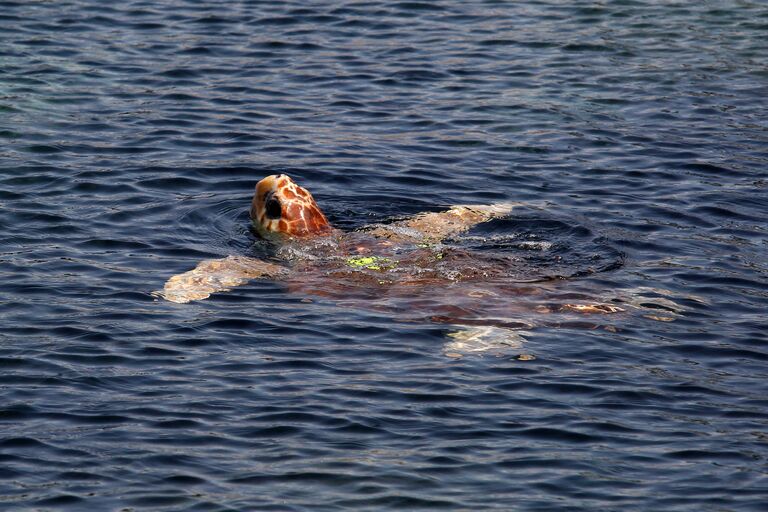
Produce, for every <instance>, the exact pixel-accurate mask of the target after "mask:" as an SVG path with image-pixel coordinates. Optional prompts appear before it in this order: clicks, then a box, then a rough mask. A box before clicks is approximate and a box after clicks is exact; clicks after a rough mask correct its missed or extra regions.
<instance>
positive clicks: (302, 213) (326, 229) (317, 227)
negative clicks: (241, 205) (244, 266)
mask: <svg viewBox="0 0 768 512" xmlns="http://www.w3.org/2000/svg"><path fill="white" fill-rule="evenodd" d="M251 220H252V221H253V225H254V226H255V227H256V230H257V231H258V232H259V234H260V235H262V236H268V235H270V234H282V235H288V236H293V237H308V236H317V235H322V234H327V233H330V232H331V231H332V228H331V225H330V224H329V223H328V219H326V218H325V215H323V212H321V211H320V208H319V207H318V206H317V203H316V202H315V199H314V198H313V197H312V194H310V193H309V191H307V189H305V188H304V187H300V186H299V185H297V184H296V182H295V181H293V180H292V179H291V178H290V176H287V175H285V174H273V175H272V176H267V177H266V178H264V179H263V180H261V181H260V182H259V183H257V184H256V193H255V194H254V196H253V202H252V203H251Z"/></svg>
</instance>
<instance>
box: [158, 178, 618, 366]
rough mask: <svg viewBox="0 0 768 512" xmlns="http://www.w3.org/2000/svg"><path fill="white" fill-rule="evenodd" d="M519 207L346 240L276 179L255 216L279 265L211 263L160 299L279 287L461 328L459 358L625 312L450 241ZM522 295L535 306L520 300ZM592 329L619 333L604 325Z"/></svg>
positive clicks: (440, 216)
mask: <svg viewBox="0 0 768 512" xmlns="http://www.w3.org/2000/svg"><path fill="white" fill-rule="evenodd" d="M518 204H519V203H497V204H491V205H457V206H453V207H450V208H449V209H447V210H446V211H442V212H428V213H421V214H418V215H415V216H413V217H409V218H405V219H400V220H395V221H393V222H389V223H387V224H374V225H370V226H366V227H364V228H361V229H358V230H355V231H351V232H342V231H340V230H338V229H335V228H333V227H332V226H331V225H330V223H329V222H328V219H327V218H326V216H325V215H324V214H323V212H322V211H321V210H320V208H319V207H318V205H317V203H316V202H315V200H314V198H313V197H312V195H311V194H310V193H309V192H308V191H307V190H306V189H305V188H303V187H301V186H299V185H298V184H297V183H296V182H295V181H294V180H293V179H291V178H290V177H289V176H287V175H285V174H277V175H272V176H267V177H266V178H264V179H262V180H261V181H259V182H258V184H257V185H256V191H255V194H254V197H253V201H252V204H251V208H250V216H251V220H252V222H253V225H254V227H255V229H256V231H257V232H258V233H259V235H260V236H261V237H263V238H265V239H267V240H269V241H271V242H274V245H275V248H276V250H275V254H274V257H273V258H270V259H271V261H267V260H263V259H256V258H250V257H245V256H229V257H226V258H222V259H212V260H205V261H202V262H200V263H199V264H198V265H197V267H196V268H195V269H193V270H191V271H189V272H185V273H183V274H179V275H176V276H173V277H171V278H170V279H169V280H168V281H167V282H166V284H165V287H164V289H163V290H162V292H160V294H161V295H162V296H163V297H164V298H165V299H167V300H169V301H172V302H177V303H187V302H191V301H196V300H201V299H205V298H207V297H209V296H210V295H211V294H212V293H215V292H219V291H224V290H228V289H230V288H232V287H235V286H239V285H243V284H245V283H247V282H248V281H250V280H252V279H257V278H266V279H273V280H278V281H281V282H284V283H285V284H286V285H287V287H288V288H289V289H290V290H293V291H299V292H301V293H302V294H304V296H310V295H312V296H322V297H328V298H330V299H333V300H335V301H337V302H340V303H342V304H351V305H355V306H358V305H361V304H365V305H366V306H367V307H373V308H375V309H379V310H387V311H393V312H395V313H397V316H398V319H399V320H401V321H420V320H425V319H426V320H429V321H432V322H438V323H445V324H450V325H452V326H455V328H456V329H458V332H453V333H451V334H450V336H451V342H450V343H449V344H447V345H446V352H447V353H449V354H455V353H457V352H467V351H484V350H486V349H488V348H494V347H499V346H505V345H506V346H514V347H519V344H520V341H521V338H520V335H519V334H520V332H522V331H525V330H527V329H530V328H531V327H532V321H531V320H530V318H532V317H533V316H535V315H539V316H540V314H541V313H557V314H558V318H557V322H556V325H558V326H562V325H564V324H565V325H567V324H568V322H571V323H574V320H573V319H574V317H580V316H582V315H585V314H586V315H590V314H609V313H620V312H622V311H624V309H623V308H622V307H620V306H618V305H617V303H619V302H620V301H613V302H611V303H608V302H604V303H595V302H594V299H590V298H589V296H587V295H580V294H578V293H574V292H573V291H570V292H568V293H567V294H563V293H560V295H558V291H557V287H556V286H554V284H548V283H546V282H538V283H527V284H526V283H524V282H521V280H520V279H510V274H511V273H512V272H511V271H512V270H515V269H516V266H517V267H519V262H516V261H515V260H514V258H511V257H509V256H504V255H500V254H495V253H492V252H491V253H488V254H486V253H482V252H477V251H469V250H466V249H463V248H461V247H460V246H457V245H455V244H450V243H449V241H450V240H451V239H455V238H456V237H457V236H458V235H461V234H462V233H465V232H466V231H468V230H469V229H470V228H472V227H473V226H475V225H476V224H478V223H482V222H487V221H490V220H492V219H495V218H499V217H504V216H508V215H509V214H510V213H511V212H512V210H513V208H514V207H515V206H516V205H518ZM521 296H524V297H525V299H524V300H519V299H518V300H516V299H515V297H521ZM622 305H624V304H622ZM549 318H552V315H550V316H549ZM551 322H552V321H550V322H548V323H551ZM540 323H541V322H537V324H540ZM578 323H579V325H583V324H585V322H584V320H583V319H581V320H580V321H579V322H578ZM587 327H589V328H596V327H606V328H608V329H610V326H602V325H601V324H600V323H594V322H587Z"/></svg>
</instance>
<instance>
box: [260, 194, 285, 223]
mask: <svg viewBox="0 0 768 512" xmlns="http://www.w3.org/2000/svg"><path fill="white" fill-rule="evenodd" d="M264 212H265V213H266V214H267V218H268V219H279V218H280V217H282V215H283V208H282V207H281V206H280V201H278V200H277V199H275V198H274V197H272V198H270V199H269V201H267V204H266V205H265V206H264Z"/></svg>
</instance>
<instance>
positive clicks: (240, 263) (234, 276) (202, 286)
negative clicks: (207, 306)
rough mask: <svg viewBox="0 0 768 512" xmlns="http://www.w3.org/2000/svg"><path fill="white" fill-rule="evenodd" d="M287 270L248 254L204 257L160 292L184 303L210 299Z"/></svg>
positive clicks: (275, 276) (166, 297)
mask: <svg viewBox="0 0 768 512" xmlns="http://www.w3.org/2000/svg"><path fill="white" fill-rule="evenodd" d="M286 273H287V269H286V268H285V267H282V266H280V265H276V264H274V263H268V262H266V261H262V260H257V259H254V258H246V257H244V256H228V257H226V258H222V259H218V260H204V261H201V262H200V263H198V265H197V266H196V267H195V268H194V269H193V270H190V271H189V272H184V273H183V274H178V275H175V276H173V277H171V278H170V279H168V281H167V282H166V283H165V286H164V287H163V290H162V291H161V292H159V293H158V295H160V296H162V297H163V298H165V299H166V300H169V301H171V302H178V303H181V304H183V303H186V302H191V301H193V300H202V299H206V298H208V297H209V296H210V295H211V294H212V293H215V292H220V291H226V290H229V289H230V288H233V287H235V286H240V285H243V284H245V283H247V282H248V281H250V280H252V279H257V278H262V277H266V278H277V277H281V276H283V275H285V274H286Z"/></svg>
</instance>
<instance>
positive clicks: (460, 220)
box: [367, 203, 522, 242]
mask: <svg viewBox="0 0 768 512" xmlns="http://www.w3.org/2000/svg"><path fill="white" fill-rule="evenodd" d="M521 204H522V203H496V204H463V205H456V206H452V207H451V208H450V209H448V210H446V211H444V212H428V213H420V214H418V215H416V216H414V217H411V218H409V219H405V220H401V221H397V222H393V223H391V224H382V225H376V226H373V227H371V228H370V229H369V230H367V232H368V233H370V234H372V235H373V236H376V237H380V238H388V239H394V240H398V241H400V240H413V241H425V242H440V241H441V240H444V239H446V238H449V237H451V236H455V235H458V234H461V233H463V232H465V231H467V230H469V229H470V228H472V227H473V226H475V225H476V224H480V223H481V222H487V221H489V220H491V219H495V218H498V217H503V216H505V215H508V214H509V213H510V212H511V211H512V209H513V208H514V207H515V206H520V205H521Z"/></svg>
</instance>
